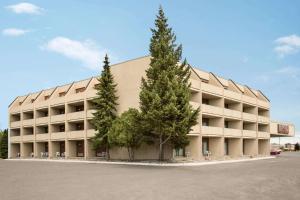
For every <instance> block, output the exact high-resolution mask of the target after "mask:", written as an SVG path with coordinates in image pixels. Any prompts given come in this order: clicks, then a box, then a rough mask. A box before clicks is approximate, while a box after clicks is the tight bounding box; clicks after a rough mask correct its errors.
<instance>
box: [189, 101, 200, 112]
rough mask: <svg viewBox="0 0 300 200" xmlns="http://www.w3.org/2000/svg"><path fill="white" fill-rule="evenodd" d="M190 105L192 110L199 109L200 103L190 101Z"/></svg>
mask: <svg viewBox="0 0 300 200" xmlns="http://www.w3.org/2000/svg"><path fill="white" fill-rule="evenodd" d="M190 105H191V106H192V107H193V109H195V110H196V109H197V108H199V107H200V103H197V102H194V101H190Z"/></svg>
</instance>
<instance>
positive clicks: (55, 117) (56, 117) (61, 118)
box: [50, 114, 65, 123]
mask: <svg viewBox="0 0 300 200" xmlns="http://www.w3.org/2000/svg"><path fill="white" fill-rule="evenodd" d="M50 121H51V123H57V122H64V121H65V114H61V115H52V116H51V120H50Z"/></svg>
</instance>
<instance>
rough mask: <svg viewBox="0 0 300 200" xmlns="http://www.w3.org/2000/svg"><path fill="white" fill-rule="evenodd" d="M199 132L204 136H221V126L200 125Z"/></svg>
mask: <svg viewBox="0 0 300 200" xmlns="http://www.w3.org/2000/svg"><path fill="white" fill-rule="evenodd" d="M201 134H202V135H206V136H223V128H221V127H213V126H202V130H201Z"/></svg>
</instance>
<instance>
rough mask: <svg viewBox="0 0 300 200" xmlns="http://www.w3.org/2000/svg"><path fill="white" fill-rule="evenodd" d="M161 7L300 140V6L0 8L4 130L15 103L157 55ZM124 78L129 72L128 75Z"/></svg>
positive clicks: (194, 50) (92, 0) (196, 47)
mask: <svg viewBox="0 0 300 200" xmlns="http://www.w3.org/2000/svg"><path fill="white" fill-rule="evenodd" d="M159 5H161V6H162V7H163V9H164V11H165V14H166V16H167V17H168V19H169V24H170V26H171V27H172V28H173V31H174V32H175V34H176V36H177V42H178V43H180V44H182V45H183V57H185V58H187V60H188V62H189V63H190V64H191V65H192V66H194V67H198V68H200V69H202V70H205V71H211V72H214V73H215V74H218V75H220V76H222V77H224V78H230V79H233V80H235V81H236V82H238V83H241V84H246V85H248V86H250V87H253V88H255V89H260V90H261V91H263V92H264V93H265V95H266V96H267V97H268V98H269V99H270V101H271V118H272V119H274V120H279V121H288V122H292V123H294V124H295V126H296V131H297V133H296V134H297V137H296V138H293V139H286V140H284V139H282V140H283V141H300V132H299V131H298V128H299V127H300V104H299V99H300V24H299V21H300V12H299V10H300V1H297V0H291V1H288V2H287V1H281V0H273V1H260V0H249V1H239V0H228V1H221V0H216V1H209V0H207V1H202V0H197V1H188V0H187V1H179V0H178V1H174V0H173V1H157V0H152V1H138V0H136V1H130V0H128V1H113V0H112V1H99V0H64V1H60V0H51V1H41V0H31V1H26V2H24V1H16V0H13V1H9V0H1V1H0V74H1V84H0V89H1V94H0V102H1V103H0V129H4V128H7V125H8V114H7V112H8V111H7V110H8V105H9V104H10V103H11V102H12V101H13V100H14V98H15V97H16V96H20V95H24V94H28V93H31V92H35V91H40V90H42V89H46V88H50V87H54V86H56V85H61V84H65V83H70V82H72V81H74V80H81V79H85V78H88V77H91V76H95V75H98V74H99V73H100V70H101V67H102V60H103V56H104V55H105V53H108V55H109V57H110V59H111V62H112V63H117V62H122V61H125V60H129V59H133V58H137V57H141V56H144V55H148V54H149V41H150V37H151V32H150V28H152V27H154V19H155V16H156V14H157V11H158V8H159ZM124 76H126V74H124Z"/></svg>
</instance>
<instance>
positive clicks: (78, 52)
mask: <svg viewBox="0 0 300 200" xmlns="http://www.w3.org/2000/svg"><path fill="white" fill-rule="evenodd" d="M42 49H46V50H48V51H52V52H56V53H59V54H62V55H64V56H66V57H68V58H71V59H74V60H78V61H81V62H82V63H83V65H84V67H87V68H90V69H99V66H101V64H102V60H103V58H104V55H105V53H106V52H107V50H105V49H101V50H100V49H99V48H98V47H97V46H96V44H95V43H94V42H93V41H91V40H85V41H77V40H72V39H69V38H66V37H55V38H53V39H51V40H49V41H48V42H47V43H46V44H45V45H43V46H42Z"/></svg>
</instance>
